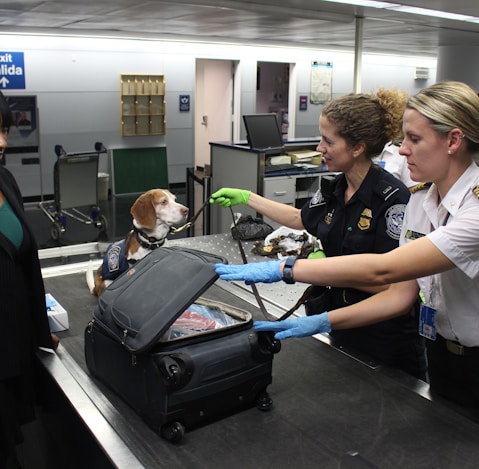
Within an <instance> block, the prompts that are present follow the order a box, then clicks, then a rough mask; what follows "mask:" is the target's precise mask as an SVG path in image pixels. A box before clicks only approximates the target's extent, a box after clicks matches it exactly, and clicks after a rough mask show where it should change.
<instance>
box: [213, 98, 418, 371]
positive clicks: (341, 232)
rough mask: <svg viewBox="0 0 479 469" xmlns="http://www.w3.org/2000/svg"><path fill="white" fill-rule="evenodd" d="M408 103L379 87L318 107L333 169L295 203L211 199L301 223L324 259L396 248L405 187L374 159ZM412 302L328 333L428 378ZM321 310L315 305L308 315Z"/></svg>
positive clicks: (221, 194)
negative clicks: (400, 310)
mask: <svg viewBox="0 0 479 469" xmlns="http://www.w3.org/2000/svg"><path fill="white" fill-rule="evenodd" d="M406 101H407V94H406V93H405V92H403V91H400V90H394V89H390V90H386V89H380V90H379V91H378V92H376V93H372V94H348V95H345V96H342V97H339V98H337V99H334V100H332V101H331V102H329V103H327V104H326V105H325V106H324V108H323V110H322V113H321V116H320V121H319V127H320V134H321V142H320V143H319V145H318V147H317V150H318V151H320V152H321V153H322V154H323V161H324V162H325V163H326V164H327V166H328V169H329V171H332V172H337V173H339V174H338V175H337V176H336V177H335V178H334V180H332V181H331V182H330V184H326V181H327V179H326V178H322V184H321V189H320V190H318V192H316V194H314V195H313V197H312V198H311V199H310V200H309V201H308V202H307V203H306V204H305V205H304V206H303V207H302V208H301V209H299V208H295V207H292V206H288V205H284V204H281V203H278V202H274V201H271V200H269V199H266V198H264V197H261V196H259V195H258V194H255V193H251V192H249V191H245V190H241V189H230V188H223V189H220V190H219V191H217V192H216V193H214V194H213V195H212V196H211V202H212V203H218V204H220V205H222V206H225V207H229V206H234V205H238V204H241V203H243V204H246V205H248V206H249V207H251V208H252V209H253V210H256V211H257V212H259V213H262V214H263V215H265V216H267V217H268V218H270V219H272V220H274V221H275V222H277V223H279V224H282V225H285V226H288V227H290V228H293V229H300V230H302V229H306V230H307V231H308V232H309V233H310V234H312V235H313V236H316V237H317V238H318V239H319V240H320V241H321V243H322V246H323V249H324V253H325V255H326V256H327V257H328V258H329V257H335V256H343V255H350V254H362V253H378V254H381V253H384V252H388V251H391V250H392V249H395V248H396V247H398V245H399V236H400V233H401V227H402V221H403V217H404V210H405V207H406V204H407V202H408V200H409V197H410V192H409V190H408V188H407V187H406V186H405V185H404V184H403V183H402V182H401V181H399V180H398V179H397V178H396V177H394V176H393V175H391V174H390V173H388V172H387V171H385V170H384V169H382V168H381V167H380V166H378V165H376V164H374V163H373V161H372V159H373V158H374V157H376V156H377V155H379V154H380V153H381V152H382V151H383V148H384V146H385V144H386V143H387V142H389V141H391V140H394V139H395V138H397V136H398V135H400V134H401V128H402V115H403V112H404V109H405V107H406ZM385 288H386V287H385V286H379V287H378V286H372V287H370V286H366V287H359V288H341V287H333V288H331V289H330V290H329V293H328V301H327V308H328V309H329V310H333V309H337V308H341V307H344V306H347V305H350V304H354V303H357V302H358V301H361V300H363V299H365V298H368V297H370V296H372V295H374V294H376V293H378V292H379V291H382V290H384V289H385ZM418 305H419V302H417V304H416V305H414V306H413V307H412V308H411V309H410V310H409V311H408V312H406V313H405V314H403V315H401V316H400V317H397V318H393V319H388V320H385V321H382V322H378V323H376V324H373V325H366V326H364V327H360V328H354V329H343V330H335V331H332V332H331V334H330V336H331V337H332V339H333V341H334V342H335V343H337V344H338V345H341V346H342V347H345V348H349V349H352V351H358V352H361V353H363V354H366V355H367V356H369V357H370V358H373V359H376V360H378V361H379V362H380V363H385V364H387V365H390V366H393V367H396V368H399V369H402V370H404V371H406V372H408V373H410V374H412V375H414V376H415V377H417V378H420V379H426V359H425V346H424V341H423V339H422V338H421V337H419V335H418V333H417V311H418ZM321 307H323V308H324V307H325V305H324V304H322V306H321ZM322 311H324V309H323V310H322ZM322 311H317V310H314V308H313V310H309V311H308V314H316V313H321V312H322Z"/></svg>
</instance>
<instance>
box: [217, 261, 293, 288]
mask: <svg viewBox="0 0 479 469" xmlns="http://www.w3.org/2000/svg"><path fill="white" fill-rule="evenodd" d="M282 262H285V260H284V259H283V260H280V261H268V262H253V263H251V264H240V265H229V264H216V265H215V270H216V273H217V274H218V275H219V276H220V278H221V279H222V280H244V281H245V283H246V285H251V284H252V283H258V282H262V283H273V282H279V281H280V280H282V277H281V273H280V271H279V266H280V264H281V263H282Z"/></svg>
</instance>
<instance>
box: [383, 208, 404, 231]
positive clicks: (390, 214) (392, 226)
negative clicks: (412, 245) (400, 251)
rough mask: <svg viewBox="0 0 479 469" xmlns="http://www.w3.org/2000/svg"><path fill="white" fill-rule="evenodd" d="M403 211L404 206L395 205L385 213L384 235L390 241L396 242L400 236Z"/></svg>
mask: <svg viewBox="0 0 479 469" xmlns="http://www.w3.org/2000/svg"><path fill="white" fill-rule="evenodd" d="M405 210H406V205H405V204H396V205H393V206H391V207H389V208H388V211H387V212H386V215H385V217H386V233H387V234H388V236H389V237H390V238H392V239H396V240H398V239H399V237H400V235H401V229H402V224H403V221H404V211H405Z"/></svg>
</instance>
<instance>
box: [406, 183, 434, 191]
mask: <svg viewBox="0 0 479 469" xmlns="http://www.w3.org/2000/svg"><path fill="white" fill-rule="evenodd" d="M431 184H432V183H431V182H420V183H419V184H416V185H415V186H412V187H410V188H409V192H411V194H415V193H416V192H418V191H422V190H424V189H429V188H430V187H431Z"/></svg>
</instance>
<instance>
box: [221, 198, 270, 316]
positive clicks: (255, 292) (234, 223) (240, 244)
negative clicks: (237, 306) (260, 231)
mask: <svg viewBox="0 0 479 469" xmlns="http://www.w3.org/2000/svg"><path fill="white" fill-rule="evenodd" d="M230 211H231V216H232V217H233V225H234V227H235V228H236V230H238V227H237V225H236V219H235V216H234V213H233V209H232V208H231V207H230ZM236 241H237V242H238V247H239V251H240V254H241V259H242V260H243V264H247V263H248V260H247V259H246V254H245V252H244V248H243V244H242V243H241V240H240V239H239V237H237V239H236ZM250 286H251V289H252V290H253V294H254V296H255V298H256V301H257V303H258V306H259V309H260V310H261V312H262V313H263V316H264V317H265V318H266V319H268V320H275V321H276V317H275V316H273V315H272V314H270V313H268V310H267V309H266V307H265V305H264V303H263V300H262V299H261V296H260V295H259V292H258V288H257V287H256V284H254V283H252V284H251V285H250Z"/></svg>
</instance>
